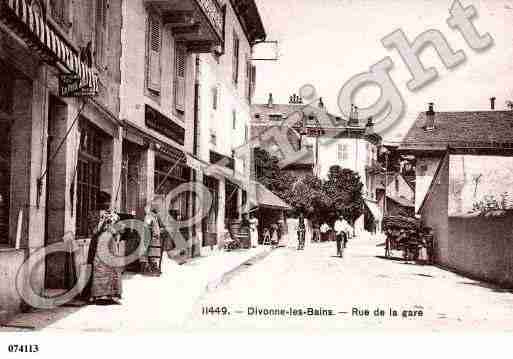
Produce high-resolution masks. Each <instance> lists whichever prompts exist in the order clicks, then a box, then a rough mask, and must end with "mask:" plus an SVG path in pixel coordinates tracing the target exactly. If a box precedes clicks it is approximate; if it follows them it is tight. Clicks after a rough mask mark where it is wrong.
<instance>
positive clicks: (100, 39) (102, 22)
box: [94, 0, 108, 68]
mask: <svg viewBox="0 0 513 359" xmlns="http://www.w3.org/2000/svg"><path fill="white" fill-rule="evenodd" d="M107 8H108V0H96V24H95V46H94V48H95V56H94V57H95V61H96V66H98V67H99V68H103V67H104V66H105V43H106V38H107Z"/></svg>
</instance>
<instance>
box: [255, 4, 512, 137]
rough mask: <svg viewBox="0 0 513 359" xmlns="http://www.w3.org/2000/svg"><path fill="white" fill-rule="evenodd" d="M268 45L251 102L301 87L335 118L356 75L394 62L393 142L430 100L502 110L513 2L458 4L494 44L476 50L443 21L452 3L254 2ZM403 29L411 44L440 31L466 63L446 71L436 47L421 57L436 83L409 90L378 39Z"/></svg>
mask: <svg viewBox="0 0 513 359" xmlns="http://www.w3.org/2000/svg"><path fill="white" fill-rule="evenodd" d="M256 3H257V5H258V8H259V10H260V13H261V16H262V20H263V22H264V26H265V28H266V32H267V34H268V36H267V38H268V40H277V41H278V42H279V60H278V61H277V62H272V61H258V62H256V65H257V88H256V94H255V102H256V103H266V102H267V98H268V94H269V93H270V92H272V93H273V97H274V100H275V102H276V103H287V102H288V100H289V96H290V95H291V94H293V93H298V92H299V89H300V88H301V87H302V86H303V85H305V84H311V85H313V86H314V87H315V89H316V91H317V93H318V95H319V96H321V97H322V98H323V101H324V103H325V104H326V106H327V108H328V110H329V111H330V112H332V113H334V114H336V115H338V114H340V110H339V109H338V106H337V98H338V94H339V92H340V90H341V88H342V87H343V85H344V84H345V83H346V82H347V81H348V80H349V79H350V78H351V77H353V76H354V75H357V74H359V73H362V72H366V71H369V68H370V66H372V65H373V64H375V63H377V62H379V61H381V60H382V59H383V58H385V57H386V56H390V58H391V59H392V60H393V62H394V68H393V69H392V70H391V72H390V74H391V76H392V79H393V81H394V83H395V84H396V85H397V87H398V89H399V92H400V93H401V95H402V97H403V99H404V101H405V104H406V111H405V115H404V116H403V118H402V120H401V121H400V123H398V125H397V126H395V127H394V128H393V130H391V131H389V132H387V133H384V134H382V135H383V137H384V140H385V141H388V142H396V141H400V140H401V138H402V137H403V136H404V135H405V134H406V132H407V131H408V128H409V127H410V126H411V125H412V123H413V121H414V120H415V119H416V117H417V115H418V113H419V112H420V111H426V110H427V104H428V103H429V102H434V103H435V111H436V110H438V111H471V110H484V111H486V110H489V109H490V100H489V98H490V97H496V98H497V100H496V109H497V110H501V109H506V100H510V99H511V100H513V0H481V1H478V0H461V4H462V6H463V7H467V6H469V5H473V6H474V7H475V8H476V11H477V14H478V15H477V17H476V18H475V19H473V23H474V25H475V27H476V28H477V30H478V32H479V33H480V34H481V35H483V34H485V33H489V34H490V35H491V37H492V38H493V40H494V45H493V46H492V47H490V48H489V49H488V50H486V51H483V52H480V53H478V52H475V51H474V50H472V49H471V48H470V47H469V46H468V45H467V44H466V42H465V41H464V39H463V37H462V36H461V34H460V33H459V32H458V31H455V30H452V29H451V28H449V26H448V25H447V23H446V21H447V19H448V18H449V17H450V13H449V9H450V7H451V5H452V0H450V1H449V0H256ZM396 29H402V30H403V31H404V33H405V34H406V37H407V38H408V39H409V40H410V41H412V42H413V40H414V39H415V38H416V37H417V36H418V35H420V34H422V33H423V32H424V31H427V30H429V29H436V30H439V31H440V32H441V33H442V34H443V35H444V36H445V37H446V39H447V40H448V42H449V44H450V46H451V47H452V49H453V50H454V51H457V50H463V51H464V53H465V55H466V61H465V62H464V63H463V64H461V65H459V66H458V67H456V68H454V69H452V70H448V69H446V68H445V67H444V65H443V63H442V62H441V61H440V59H439V58H438V55H437V54H436V52H435V51H434V50H433V48H430V47H428V48H426V49H424V50H423V52H422V53H421V55H420V59H421V60H422V61H423V63H424V64H425V67H426V68H427V67H431V66H433V67H435V68H436V69H437V71H438V74H439V76H438V79H437V80H436V81H434V82H432V83H430V84H428V85H426V86H425V87H423V88H421V89H419V90H417V91H415V92H411V91H410V90H408V88H407V86H406V83H407V82H408V81H409V80H410V79H411V75H410V73H409V71H408V69H407V67H406V65H405V64H404V62H403V61H402V59H401V57H400V56H399V54H398V53H397V52H396V51H395V50H389V49H386V48H385V47H384V46H383V45H382V44H381V39H382V38H383V37H385V36H387V35H388V34H390V33H392V32H393V31H395V30H396ZM378 96H379V90H378V88H377V87H367V88H365V89H362V90H361V91H360V92H359V93H358V94H357V97H356V105H357V106H358V107H360V108H364V107H367V106H369V105H371V104H373V103H374V102H375V101H376V100H377V98H378Z"/></svg>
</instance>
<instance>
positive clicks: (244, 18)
mask: <svg viewBox="0 0 513 359" xmlns="http://www.w3.org/2000/svg"><path fill="white" fill-rule="evenodd" d="M231 4H232V6H233V9H234V10H235V13H236V14H237V17H238V18H239V21H240V23H241V26H242V28H243V29H244V32H245V33H246V36H247V38H248V40H249V42H250V43H252V44H253V43H256V42H258V41H264V40H265V39H266V37H267V34H266V33H265V28H264V24H263V22H262V18H261V17H260V12H259V11H258V6H257V5H256V3H255V0H231Z"/></svg>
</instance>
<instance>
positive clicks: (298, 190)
mask: <svg viewBox="0 0 513 359" xmlns="http://www.w3.org/2000/svg"><path fill="white" fill-rule="evenodd" d="M284 181H287V176H284ZM285 187H286V189H285V190H284V191H283V192H282V193H281V197H282V198H283V199H284V200H285V201H286V202H287V203H289V204H290V205H291V206H292V207H294V209H295V210H296V211H297V212H299V213H303V214H304V215H305V216H306V217H309V218H311V217H312V216H313V215H314V213H315V212H316V211H317V210H318V209H319V208H320V207H321V206H322V203H323V200H324V193H323V192H322V181H321V180H320V179H319V178H317V177H315V176H314V175H311V174H308V175H306V176H304V177H298V178H295V179H294V181H293V183H292V184H291V185H287V186H285Z"/></svg>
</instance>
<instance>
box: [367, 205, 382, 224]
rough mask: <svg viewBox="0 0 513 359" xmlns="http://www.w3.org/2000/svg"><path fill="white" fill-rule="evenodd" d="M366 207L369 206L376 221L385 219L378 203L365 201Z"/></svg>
mask: <svg viewBox="0 0 513 359" xmlns="http://www.w3.org/2000/svg"><path fill="white" fill-rule="evenodd" d="M365 205H366V206H367V208H368V209H369V211H370V212H371V213H372V215H373V216H374V219H375V220H377V221H380V220H382V219H383V214H382V213H381V209H380V208H379V206H378V204H377V203H374V202H372V201H368V200H365Z"/></svg>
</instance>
